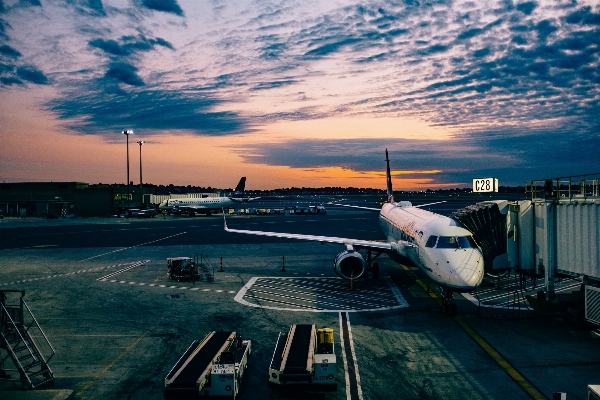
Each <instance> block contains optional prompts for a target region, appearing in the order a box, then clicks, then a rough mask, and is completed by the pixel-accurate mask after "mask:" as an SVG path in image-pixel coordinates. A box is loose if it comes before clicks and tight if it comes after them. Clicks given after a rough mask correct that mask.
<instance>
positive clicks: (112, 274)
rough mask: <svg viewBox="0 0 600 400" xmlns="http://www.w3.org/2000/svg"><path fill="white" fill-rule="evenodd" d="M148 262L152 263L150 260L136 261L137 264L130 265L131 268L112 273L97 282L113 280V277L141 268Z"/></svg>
mask: <svg viewBox="0 0 600 400" xmlns="http://www.w3.org/2000/svg"><path fill="white" fill-rule="evenodd" d="M148 262H150V260H142V261H136V262H134V263H132V264H131V265H129V266H127V267H125V268H123V269H120V270H118V271H115V272H112V273H110V274H108V275H105V276H103V277H101V278H98V279H96V280H97V281H105V280H107V279H108V278H112V277H113V276H116V275H118V274H120V273H122V272H125V271H129V270H130V269H134V268H135V267H139V266H140V265H143V264H146V263H148Z"/></svg>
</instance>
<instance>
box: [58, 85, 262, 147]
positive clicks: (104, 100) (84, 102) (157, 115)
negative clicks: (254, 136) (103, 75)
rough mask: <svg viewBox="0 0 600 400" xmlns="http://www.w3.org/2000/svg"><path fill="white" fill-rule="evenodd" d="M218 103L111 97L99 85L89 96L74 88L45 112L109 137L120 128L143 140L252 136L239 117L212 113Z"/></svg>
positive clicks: (172, 94) (202, 97)
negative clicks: (180, 134)
mask: <svg viewBox="0 0 600 400" xmlns="http://www.w3.org/2000/svg"><path fill="white" fill-rule="evenodd" d="M80 93H89V94H84V95H82V94H80ZM222 103H223V101H222V100H217V99H216V98H213V97H211V96H210V95H209V94H208V93H203V92H202V91H189V90H188V91H173V90H157V89H142V90H139V91H134V92H131V93H112V94H111V93H109V92H107V91H105V90H103V88H102V84H101V83H99V84H98V85H97V88H95V89H94V88H91V90H90V88H89V87H88V88H87V90H86V91H82V90H78V89H76V88H74V89H73V90H72V91H71V92H70V93H67V94H65V96H64V97H61V98H57V99H53V100H51V101H49V102H48V103H47V107H48V109H49V110H50V111H53V112H54V113H56V114H57V115H58V116H59V118H60V119H62V120H65V121H68V122H65V127H66V128H68V129H71V130H74V131H76V132H81V133H86V134H111V133H114V132H118V131H119V130H120V129H122V128H123V127H128V128H131V129H144V130H145V131H146V132H147V133H148V134H152V133H164V131H175V132H176V131H188V132H195V133H197V134H204V135H216V136H219V135H228V134H236V133H241V132H251V131H252V128H251V126H250V125H249V122H248V120H246V119H245V118H243V117H241V116H240V115H238V114H236V113H233V112H227V111H215V110H214V108H215V107H216V106H218V105H221V104H222Z"/></svg>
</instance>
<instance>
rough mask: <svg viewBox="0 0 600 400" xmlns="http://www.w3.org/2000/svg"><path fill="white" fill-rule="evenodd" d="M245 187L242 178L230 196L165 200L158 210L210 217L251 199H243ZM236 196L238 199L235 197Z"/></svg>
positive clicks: (244, 181) (243, 178)
mask: <svg viewBox="0 0 600 400" xmlns="http://www.w3.org/2000/svg"><path fill="white" fill-rule="evenodd" d="M245 187H246V177H245V176H243V177H242V178H241V179H240V181H239V182H238V184H237V186H236V187H235V190H234V192H233V194H232V195H231V196H225V197H203V198H183V199H167V200H163V201H162V202H161V203H160V204H159V205H158V208H159V210H164V211H166V212H167V213H174V214H175V213H181V212H187V213H189V214H190V215H194V214H196V213H204V214H206V215H210V214H211V213H212V212H213V211H220V210H223V209H225V208H230V207H234V206H235V205H237V204H240V203H243V202H246V201H248V200H255V199H257V197H255V198H252V199H244V198H243V195H244V189H245ZM235 196H238V197H235Z"/></svg>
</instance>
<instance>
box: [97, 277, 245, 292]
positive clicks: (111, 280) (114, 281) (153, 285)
mask: <svg viewBox="0 0 600 400" xmlns="http://www.w3.org/2000/svg"><path fill="white" fill-rule="evenodd" d="M101 282H108V283H120V284H123V285H138V286H152V287H159V288H162V289H177V290H190V291H198V292H213V293H228V294H234V293H235V290H222V289H201V288H199V287H191V286H167V285H157V284H155V283H146V282H134V281H129V282H128V281H118V280H116V279H103V280H101Z"/></svg>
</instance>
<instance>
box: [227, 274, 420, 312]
mask: <svg viewBox="0 0 600 400" xmlns="http://www.w3.org/2000/svg"><path fill="white" fill-rule="evenodd" d="M348 286H349V283H348V282H347V281H346V280H343V279H341V278H332V277H298V278H296V277H294V278H281V277H253V278H251V279H250V280H249V281H248V282H247V283H246V284H245V285H244V287H242V288H241V289H240V291H239V292H237V295H236V296H235V298H234V300H235V301H237V302H238V303H241V304H244V305H246V306H249V307H256V308H264V309H271V310H280V311H308V312H343V311H345V312H360V311H384V310H392V309H397V308H403V307H408V302H406V300H405V299H404V297H403V296H402V294H401V293H400V290H399V289H398V288H397V287H396V286H395V284H394V282H393V281H392V280H391V279H385V283H383V284H382V283H380V282H377V283H368V284H364V285H361V286H362V288H358V289H356V290H354V291H350V289H349V287H348ZM267 304H271V305H267Z"/></svg>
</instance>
